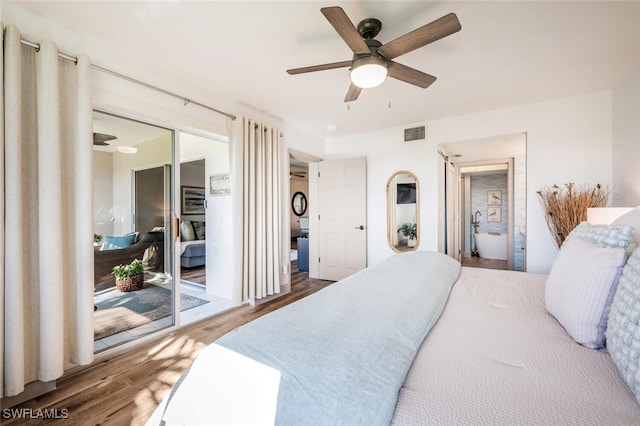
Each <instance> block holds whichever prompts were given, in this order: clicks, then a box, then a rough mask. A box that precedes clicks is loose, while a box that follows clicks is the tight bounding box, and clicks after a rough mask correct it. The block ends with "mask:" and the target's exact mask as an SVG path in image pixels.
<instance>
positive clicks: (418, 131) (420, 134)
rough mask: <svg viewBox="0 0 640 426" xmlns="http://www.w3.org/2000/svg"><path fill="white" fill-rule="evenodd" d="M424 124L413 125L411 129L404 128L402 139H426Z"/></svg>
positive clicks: (407, 140)
mask: <svg viewBox="0 0 640 426" xmlns="http://www.w3.org/2000/svg"><path fill="white" fill-rule="evenodd" d="M426 134H427V131H426V126H420V127H413V128H411V129H404V141H405V142H413V141H419V140H425V139H426Z"/></svg>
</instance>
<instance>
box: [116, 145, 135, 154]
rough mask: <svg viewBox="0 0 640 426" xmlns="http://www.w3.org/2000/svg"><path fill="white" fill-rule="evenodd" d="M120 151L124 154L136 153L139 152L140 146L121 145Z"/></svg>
mask: <svg viewBox="0 0 640 426" xmlns="http://www.w3.org/2000/svg"><path fill="white" fill-rule="evenodd" d="M118 151H119V152H121V153H123V154H135V153H136V152H138V148H136V147H133V146H119V147H118Z"/></svg>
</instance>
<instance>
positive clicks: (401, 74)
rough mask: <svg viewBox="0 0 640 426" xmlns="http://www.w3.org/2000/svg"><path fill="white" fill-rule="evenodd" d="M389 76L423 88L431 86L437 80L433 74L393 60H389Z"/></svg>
mask: <svg viewBox="0 0 640 426" xmlns="http://www.w3.org/2000/svg"><path fill="white" fill-rule="evenodd" d="M389 77H393V78H396V79H398V80H402V81H404V82H405V83H409V84H413V85H414V86H418V87H422V88H423V89H426V88H427V87H429V86H431V84H432V83H433V82H434V81H436V78H435V77H434V76H432V75H429V74H427V73H424V72H422V71H418V70H417V69H415V68H411V67H408V66H406V65H402V64H399V63H397V62H393V61H389Z"/></svg>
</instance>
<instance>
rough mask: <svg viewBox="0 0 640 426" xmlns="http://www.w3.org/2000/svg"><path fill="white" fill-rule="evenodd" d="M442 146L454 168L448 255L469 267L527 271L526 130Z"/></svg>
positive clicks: (448, 189) (448, 193) (449, 186)
mask: <svg viewBox="0 0 640 426" xmlns="http://www.w3.org/2000/svg"><path fill="white" fill-rule="evenodd" d="M439 148H440V152H441V154H442V156H443V158H444V159H445V162H446V163H447V166H448V168H449V169H453V170H454V172H453V173H450V174H448V180H450V182H448V184H447V182H445V186H444V188H446V190H445V191H444V192H445V194H446V195H445V196H446V198H447V200H449V202H448V204H447V205H448V206H450V207H449V208H448V209H447V220H446V221H445V223H444V226H445V227H446V228H445V234H446V235H449V236H450V237H451V239H454V240H455V241H453V243H451V244H448V246H449V247H450V248H451V249H450V250H454V251H455V252H454V253H448V254H450V255H451V256H452V257H454V258H456V259H458V260H459V261H460V263H461V264H462V265H463V266H470V267H483V268H490V269H511V270H518V271H524V270H526V134H524V133H521V134H515V135H504V136H496V137H490V138H483V139H475V140H470V141H461V142H452V143H447V144H442V145H440V146H439ZM445 180H447V178H445ZM451 180H454V182H457V184H453V183H454V182H451Z"/></svg>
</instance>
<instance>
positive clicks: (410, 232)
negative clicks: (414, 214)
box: [398, 223, 418, 247]
mask: <svg viewBox="0 0 640 426" xmlns="http://www.w3.org/2000/svg"><path fill="white" fill-rule="evenodd" d="M398 232H402V234H403V235H404V236H405V237H407V246H408V247H415V246H416V239H417V238H418V225H417V224H415V223H403V224H402V225H400V227H399V228H398Z"/></svg>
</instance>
